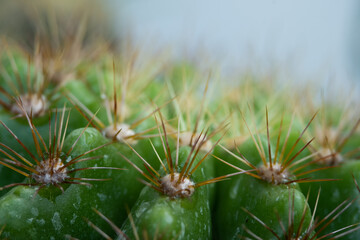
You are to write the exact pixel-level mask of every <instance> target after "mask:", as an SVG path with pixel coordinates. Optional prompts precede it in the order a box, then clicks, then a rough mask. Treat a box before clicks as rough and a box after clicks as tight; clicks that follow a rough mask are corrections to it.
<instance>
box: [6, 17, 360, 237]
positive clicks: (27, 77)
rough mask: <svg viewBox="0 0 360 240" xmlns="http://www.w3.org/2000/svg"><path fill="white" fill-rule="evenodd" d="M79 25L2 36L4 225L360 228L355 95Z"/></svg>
mask: <svg viewBox="0 0 360 240" xmlns="http://www.w3.org/2000/svg"><path fill="white" fill-rule="evenodd" d="M81 19H82V18H81ZM48 27H49V26H48ZM51 27H54V26H51ZM84 28H86V24H84V22H83V21H79V26H78V28H75V33H72V34H70V35H69V38H67V37H66V35H65V36H63V35H61V36H60V38H59V39H57V41H60V43H61V44H60V43H59V44H55V45H54V43H53V42H51V41H52V40H54V39H52V38H50V37H49V38H46V37H45V36H46V33H44V32H41V31H40V33H41V37H39V38H37V39H35V41H33V46H32V47H30V48H29V46H24V45H23V43H19V42H17V41H16V40H15V41H10V40H3V44H1V46H0V47H1V48H0V123H1V125H0V127H1V128H0V239H29V238H30V239H64V238H69V239H102V238H106V239H238V238H240V239H289V240H290V239H335V238H341V239H358V238H359V237H358V236H359V234H360V231H358V230H359V228H360V212H359V210H358V209H359V207H358V204H359V199H358V196H359V194H360V193H359V191H360V190H359V186H358V184H357V183H358V182H359V177H360V174H359V171H360V169H359V164H358V162H357V159H358V158H359V144H360V138H359V136H360V130H359V127H358V126H359V125H360V120H359V113H358V112H356V111H357V109H356V108H354V107H352V108H348V109H347V108H345V110H343V111H341V110H342V109H341V108H342V105H343V104H344V103H343V102H337V103H336V104H334V103H332V104H330V103H328V102H326V101H324V102H323V103H322V105H319V104H317V103H316V101H315V95H312V92H310V91H309V90H308V89H307V88H304V89H300V88H298V89H297V91H294V89H293V88H291V86H286V87H284V86H283V85H281V83H280V82H278V81H276V79H265V78H261V77H257V76H255V75H251V74H245V75H243V76H239V79H240V80H239V81H238V82H239V84H238V85H236V86H229V85H226V84H223V83H222V82H221V80H219V77H218V76H217V75H216V74H214V73H203V72H201V71H200V70H199V69H198V68H197V67H196V64H194V63H191V62H171V61H168V59H166V58H165V57H161V56H153V57H152V58H150V59H146V57H144V55H142V54H141V52H140V51H139V50H138V49H137V48H133V47H129V46H126V47H123V48H120V49H119V50H117V51H116V50H114V49H112V48H110V47H104V46H110V43H109V42H106V41H103V40H100V39H96V40H95V39H91V41H90V42H86V41H85V37H84V39H82V34H81V31H84ZM42 30H44V31H45V32H46V31H48V30H49V29H47V30H46V28H45V29H42ZM51 30H54V31H55V30H56V29H51ZM65 30H67V29H65ZM65 32H66V31H65ZM85 32H86V31H85ZM61 33H62V32H61ZM52 34H54V33H52ZM52 37H54V35H52ZM72 41H74V42H72ZM87 41H89V40H87ZM92 46H95V47H94V48H91V47H92ZM91 49H92V50H94V49H97V50H98V49H101V51H97V50H96V51H95V50H94V52H93V54H91V51H92V50H91ZM87 56H91V58H87ZM165 62H166V64H164V63H165ZM289 89H291V91H289ZM304 92H306V95H305V94H304ZM301 96H306V99H305V100H304V101H299V99H302V98H301ZM319 109H320V111H319V113H317V111H318V110H319ZM319 115H320V116H319ZM320 189H321V190H320ZM316 192H318V194H314V193H316Z"/></svg>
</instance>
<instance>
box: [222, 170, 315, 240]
mask: <svg viewBox="0 0 360 240" xmlns="http://www.w3.org/2000/svg"><path fill="white" fill-rule="evenodd" d="M219 194H221V195H222V196H223V197H222V198H219V202H218V204H217V208H216V222H217V233H218V237H219V238H220V239H238V237H239V236H242V237H245V236H246V237H251V236H250V235H248V233H247V230H246V229H248V230H250V231H251V232H254V233H256V234H257V235H258V236H259V237H261V238H262V239H273V238H274V235H273V234H272V233H271V232H270V231H267V230H266V228H264V226H263V225H262V224H260V223H259V222H257V221H256V220H255V219H253V218H252V217H251V216H250V215H249V214H248V213H246V211H245V210H247V211H249V212H251V213H252V214H253V215H255V216H256V217H258V218H259V219H260V220H261V221H263V222H264V223H265V224H266V225H267V226H268V227H270V228H271V229H272V230H273V231H274V232H275V233H276V234H277V235H278V236H280V237H285V236H284V232H283V230H282V229H281V224H280V223H279V219H280V220H281V222H282V224H284V226H285V229H287V228H288V226H287V224H288V218H289V208H291V205H290V204H292V201H293V203H294V205H293V206H294V207H293V210H292V214H294V229H296V230H297V229H298V228H299V226H300V221H301V219H302V215H303V211H304V208H305V207H306V208H307V209H308V210H307V211H306V214H305V217H304V223H303V226H304V227H303V228H302V229H301V231H300V232H303V233H305V232H306V230H307V229H306V228H307V226H309V224H310V221H311V213H310V209H309V207H308V206H307V201H306V198H305V196H304V195H303V194H302V193H301V192H300V191H299V190H298V187H297V184H294V185H291V186H287V185H273V184H271V183H267V182H264V181H262V180H258V179H255V178H253V177H251V176H248V175H241V176H237V177H234V178H233V179H231V180H230V182H228V186H227V188H222V189H221V190H220V193H219ZM292 195H293V197H294V198H293V199H294V200H291V197H290V196H292ZM244 209H245V210H244ZM295 232H296V231H295Z"/></svg>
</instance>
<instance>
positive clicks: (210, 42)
mask: <svg viewBox="0 0 360 240" xmlns="http://www.w3.org/2000/svg"><path fill="white" fill-rule="evenodd" d="M108 4H109V6H110V7H111V10H113V12H114V13H115V14H116V18H115V19H116V22H115V26H116V29H117V31H119V33H120V32H126V33H129V32H130V33H131V34H132V35H133V37H134V40H135V41H137V42H141V43H142V44H145V46H148V48H149V49H151V48H154V49H157V48H158V47H170V48H171V49H172V53H173V55H174V56H177V57H179V56H182V55H184V53H185V54H186V55H187V56H189V55H191V54H198V52H199V51H203V50H204V49H205V51H206V52H207V54H209V56H210V57H211V58H212V59H214V60H215V61H216V62H218V63H219V64H220V65H221V67H222V70H223V73H224V74H227V73H234V72H235V71H240V72H241V71H245V70H246V69H249V68H250V69H253V70H255V71H259V72H266V71H271V70H273V69H276V71H278V72H279V73H280V74H279V75H280V76H282V77H283V78H284V80H291V79H292V80H295V81H297V82H299V81H300V82H303V81H305V80H309V79H312V80H314V79H316V80H317V81H321V82H323V83H324V84H323V88H326V87H328V85H335V84H338V86H340V87H342V86H343V84H342V83H343V82H347V83H349V82H350V87H351V88H353V84H355V83H357V82H359V78H360V68H359V67H358V66H359V62H360V56H359V55H360V54H359V53H360V50H359V46H360V43H359V39H360V35H359V33H358V32H359V31H358V29H359V24H360V1H357V0H251V1H250V0H248V1H245V0H223V1H220V0H182V1H171V0H131V1H130V0H129V1H116V0H109V3H108ZM339 83H340V84H339Z"/></svg>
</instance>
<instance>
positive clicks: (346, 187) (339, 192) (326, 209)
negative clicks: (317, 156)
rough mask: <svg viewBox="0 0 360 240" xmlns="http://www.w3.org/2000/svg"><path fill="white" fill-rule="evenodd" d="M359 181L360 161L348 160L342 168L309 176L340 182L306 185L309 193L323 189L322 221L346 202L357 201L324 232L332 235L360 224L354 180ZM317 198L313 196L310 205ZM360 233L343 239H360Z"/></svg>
mask: <svg viewBox="0 0 360 240" xmlns="http://www.w3.org/2000/svg"><path fill="white" fill-rule="evenodd" d="M352 174H353V175H354V178H355V179H356V180H357V181H359V179H360V162H359V161H358V160H346V161H345V162H344V163H342V164H341V165H340V166H337V167H335V168H331V169H327V170H326V171H319V172H316V173H312V174H309V176H310V177H313V178H319V179H338V181H330V182H319V183H311V184H304V185H303V186H302V187H303V191H308V189H310V188H311V190H312V191H317V190H318V189H320V188H321V198H320V199H319V203H318V208H317V214H316V215H317V216H318V217H319V218H320V219H323V218H324V217H326V216H327V215H328V214H329V213H330V212H331V211H332V210H334V209H335V208H336V207H338V206H339V205H340V204H341V203H342V202H343V201H345V200H352V199H356V200H355V202H354V203H353V204H352V205H351V206H350V207H349V209H347V210H346V211H344V212H343V213H342V214H341V215H339V216H338V217H337V218H336V219H335V220H334V221H333V222H332V223H331V224H330V225H329V226H328V227H327V228H326V229H325V231H324V234H325V233H330V232H333V231H335V230H338V229H339V228H341V227H347V226H350V225H352V224H354V223H357V222H360V210H359V205H360V201H359V199H358V196H359V191H358V190H357V189H356V185H355V183H354V179H353V177H352ZM315 202H316V197H315V196H311V195H310V198H309V204H310V205H311V206H314V204H315ZM359 238H360V232H359V231H355V232H352V233H350V234H348V235H346V236H344V237H343V238H341V239H349V240H350V239H359Z"/></svg>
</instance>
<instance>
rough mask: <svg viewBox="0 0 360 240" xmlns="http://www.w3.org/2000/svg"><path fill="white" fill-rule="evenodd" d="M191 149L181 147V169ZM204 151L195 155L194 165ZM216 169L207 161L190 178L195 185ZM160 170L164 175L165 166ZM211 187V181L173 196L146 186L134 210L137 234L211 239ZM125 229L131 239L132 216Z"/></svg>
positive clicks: (132, 211) (150, 237)
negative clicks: (187, 192) (180, 194)
mask: <svg viewBox="0 0 360 240" xmlns="http://www.w3.org/2000/svg"><path fill="white" fill-rule="evenodd" d="M190 151H191V148H190V147H180V149H179V169H178V171H181V168H182V167H183V165H184V163H185V161H186V159H187V156H188V154H189V153H190ZM203 154H204V153H201V154H199V155H198V156H197V157H196V160H195V164H196V163H197V162H198V161H200V159H201V156H203ZM173 155H174V159H175V154H173ZM213 170H214V169H213V167H212V166H210V165H209V164H207V163H206V160H205V162H204V163H202V164H201V165H200V167H199V168H198V169H197V170H196V171H195V172H194V173H193V174H192V176H191V181H192V182H194V183H195V184H196V183H197V182H201V181H204V180H206V179H209V178H210V177H211V176H213ZM160 173H161V174H164V172H163V170H162V169H160ZM210 187H211V184H209V185H205V186H201V187H198V188H195V189H194V191H193V192H192V194H191V195H190V196H188V197H185V196H175V197H174V196H173V197H171V196H167V195H164V193H160V192H158V191H155V190H154V189H152V188H149V187H144V189H143V190H142V191H141V194H140V196H139V198H138V200H137V201H136V203H135V205H134V207H133V208H132V210H131V214H132V216H133V221H134V222H133V223H134V225H135V227H136V231H137V233H139V234H145V235H146V236H148V237H149V239H153V238H154V237H157V238H158V239H211V237H212V229H211V226H212V223H211V202H210V200H209V199H210V197H211V188H210ZM122 229H123V230H124V232H125V234H127V235H128V236H129V237H130V239H132V238H134V230H133V229H132V227H131V221H130V219H127V220H126V221H125V223H124V224H123V227H122Z"/></svg>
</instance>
